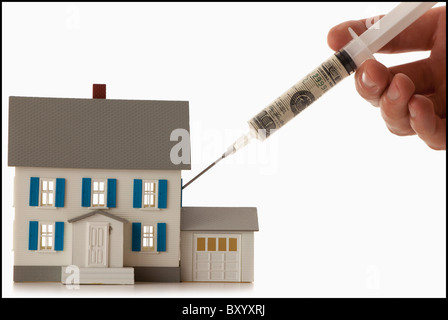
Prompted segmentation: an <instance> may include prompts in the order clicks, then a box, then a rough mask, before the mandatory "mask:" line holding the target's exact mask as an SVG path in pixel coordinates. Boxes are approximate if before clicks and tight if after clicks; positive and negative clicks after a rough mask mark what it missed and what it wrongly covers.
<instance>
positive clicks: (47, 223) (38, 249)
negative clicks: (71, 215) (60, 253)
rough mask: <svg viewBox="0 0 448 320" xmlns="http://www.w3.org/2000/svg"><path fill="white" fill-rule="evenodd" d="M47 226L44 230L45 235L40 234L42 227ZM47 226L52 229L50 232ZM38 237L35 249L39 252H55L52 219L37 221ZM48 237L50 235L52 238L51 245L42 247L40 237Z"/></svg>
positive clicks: (54, 225) (54, 224)
mask: <svg viewBox="0 0 448 320" xmlns="http://www.w3.org/2000/svg"><path fill="white" fill-rule="evenodd" d="M44 225H45V226H47V231H46V232H45V233H46V235H45V236H44V235H43V234H42V227H43V226H44ZM48 226H51V228H52V231H51V233H49V232H48ZM38 228H39V229H38V238H37V251H39V252H56V251H55V249H54V247H55V236H56V223H55V222H54V221H39V227H38ZM44 237H45V238H46V239H48V238H49V237H51V240H52V245H51V248H47V247H48V246H46V247H45V248H42V239H43V238H44Z"/></svg>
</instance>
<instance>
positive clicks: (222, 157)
mask: <svg viewBox="0 0 448 320" xmlns="http://www.w3.org/2000/svg"><path fill="white" fill-rule="evenodd" d="M226 155H227V153H223V155H222V156H221V157H220V158H218V160H216V161H215V162H213V163H212V164H211V165H209V166H208V167H207V168H205V169H204V170H202V171H201V172H200V173H199V174H198V175H197V176H196V177H194V178H193V179H191V180H190V181H188V183H187V184H186V185H184V186H183V187H182V189H185V188H186V187H188V185H190V183H192V182H193V181H194V180H196V179H197V178H199V177H200V176H202V175H203V174H204V173H206V172H207V171H208V170H210V168H211V167H213V166H214V165H215V164H217V163H218V162H219V161H221V160H222V159H224V158H225V157H226Z"/></svg>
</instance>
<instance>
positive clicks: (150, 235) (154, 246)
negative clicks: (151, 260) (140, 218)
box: [141, 224, 158, 253]
mask: <svg viewBox="0 0 448 320" xmlns="http://www.w3.org/2000/svg"><path fill="white" fill-rule="evenodd" d="M145 227H148V228H149V230H148V231H149V232H145ZM151 227H152V233H151ZM156 228H157V225H154V224H142V237H141V241H142V243H141V252H153V253H157V252H158V251H157V243H156V241H157V237H156ZM146 235H147V236H146ZM145 239H148V241H149V244H150V243H151V239H152V246H151V245H149V246H145V245H144V244H145Z"/></svg>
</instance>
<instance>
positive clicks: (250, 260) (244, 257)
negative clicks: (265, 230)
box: [181, 231, 254, 282]
mask: <svg viewBox="0 0 448 320" xmlns="http://www.w3.org/2000/svg"><path fill="white" fill-rule="evenodd" d="M194 234H240V235H241V282H253V281H254V233H253V232H248V231H241V232H238V231H232V232H225V231H181V281H193V246H194V243H193V242H194V241H193V239H194Z"/></svg>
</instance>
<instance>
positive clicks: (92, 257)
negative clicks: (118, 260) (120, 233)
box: [87, 222, 109, 268]
mask: <svg viewBox="0 0 448 320" xmlns="http://www.w3.org/2000/svg"><path fill="white" fill-rule="evenodd" d="M87 231H88V233H87V266H88V267H99V268H107V266H108V252H109V223H107V222H88V223H87Z"/></svg>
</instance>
